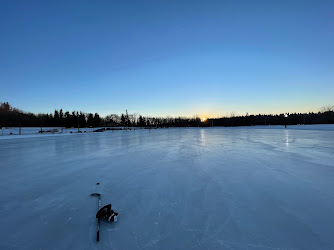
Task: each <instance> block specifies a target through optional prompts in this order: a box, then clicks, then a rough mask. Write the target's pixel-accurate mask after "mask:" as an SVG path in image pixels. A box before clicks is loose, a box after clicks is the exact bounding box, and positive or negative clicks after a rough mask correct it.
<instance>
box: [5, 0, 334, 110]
mask: <svg viewBox="0 0 334 250" xmlns="http://www.w3.org/2000/svg"><path fill="white" fill-rule="evenodd" d="M0 5H1V8H0V34H1V39H0V101H2V102H3V101H8V102H9V103H11V104H12V105H13V106H15V107H18V108H21V109H23V110H25V111H32V112H36V113H38V112H53V111H54V109H55V108H57V109H59V108H63V109H64V110H69V111H72V110H83V111H85V112H99V113H100V114H101V115H107V114H111V113H118V114H120V113H122V112H123V113H124V112H125V109H128V110H129V113H134V112H136V113H141V114H143V115H154V116H166V115H171V116H179V115H184V116H194V115H199V116H210V117H213V116H225V115H227V114H230V113H231V112H234V113H237V114H240V115H244V114H245V113H246V112H248V113H249V114H258V113H281V112H307V111H318V109H319V108H321V107H322V106H325V105H333V94H334V1H307V0H303V1H293V0H289V1H284V0H280V1H271V0H268V1H257V0H252V1H232V0H230V1H223V0H221V1H180V0H178V1H158V0H155V1H153V0H152V1H123V0H122V1H116V0H115V1H32V0H31V1H3V0H1V1H0Z"/></svg>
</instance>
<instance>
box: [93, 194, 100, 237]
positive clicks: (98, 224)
mask: <svg viewBox="0 0 334 250" xmlns="http://www.w3.org/2000/svg"><path fill="white" fill-rule="evenodd" d="M91 195H92V196H98V197H99V210H100V208H101V194H99V193H93V194H91ZM99 240H100V218H97V234H96V241H99Z"/></svg>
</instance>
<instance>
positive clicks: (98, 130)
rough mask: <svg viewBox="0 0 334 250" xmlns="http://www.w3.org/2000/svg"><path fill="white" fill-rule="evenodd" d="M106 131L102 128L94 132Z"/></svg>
mask: <svg viewBox="0 0 334 250" xmlns="http://www.w3.org/2000/svg"><path fill="white" fill-rule="evenodd" d="M103 131H104V130H103V129H102V128H99V129H96V130H94V131H93V132H103Z"/></svg>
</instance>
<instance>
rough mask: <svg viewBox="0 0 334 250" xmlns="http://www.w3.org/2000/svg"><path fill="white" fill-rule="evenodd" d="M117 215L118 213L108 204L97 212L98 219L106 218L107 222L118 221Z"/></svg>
mask: <svg viewBox="0 0 334 250" xmlns="http://www.w3.org/2000/svg"><path fill="white" fill-rule="evenodd" d="M117 215H118V213H116V212H115V211H114V210H112V209H111V204H108V205H105V206H104V207H103V208H101V209H100V210H99V211H98V212H97V214H96V218H98V219H100V218H104V219H106V220H107V221H117Z"/></svg>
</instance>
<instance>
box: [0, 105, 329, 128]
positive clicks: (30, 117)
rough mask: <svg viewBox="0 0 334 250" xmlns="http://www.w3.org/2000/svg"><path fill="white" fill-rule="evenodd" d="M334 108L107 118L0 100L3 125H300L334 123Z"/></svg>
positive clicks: (1, 122)
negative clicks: (35, 109)
mask: <svg viewBox="0 0 334 250" xmlns="http://www.w3.org/2000/svg"><path fill="white" fill-rule="evenodd" d="M333 123H334V107H333V106H327V107H324V108H322V110H321V111H319V112H318V113H313V112H310V113H293V114H289V113H288V114H280V115H263V114H258V115H248V114H246V115H245V116H236V115H233V114H231V116H230V117H223V118H215V119H206V120H203V119H200V118H199V117H194V118H186V117H145V116H142V115H139V114H128V113H127V112H126V113H125V114H121V115H117V114H112V115H108V116H106V117H104V118H102V117H100V116H99V114H98V113H95V114H92V113H84V112H82V111H72V112H69V111H66V112H63V110H62V109H60V110H55V111H54V113H53V114H37V115H36V114H33V113H27V112H23V111H22V110H19V109H17V108H14V107H12V106H11V105H10V104H9V103H8V102H3V103H1V102H0V127H66V128H71V127H74V128H78V127H79V128H85V127H102V126H103V127H104V126H109V127H114V126H127V127H200V126H203V127H209V126H225V127H233V126H254V125H296V124H333Z"/></svg>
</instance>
